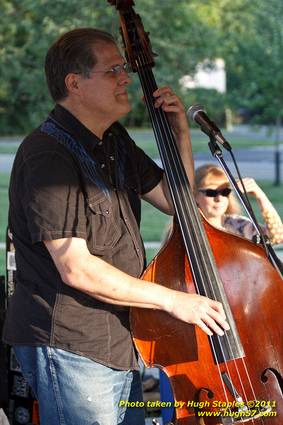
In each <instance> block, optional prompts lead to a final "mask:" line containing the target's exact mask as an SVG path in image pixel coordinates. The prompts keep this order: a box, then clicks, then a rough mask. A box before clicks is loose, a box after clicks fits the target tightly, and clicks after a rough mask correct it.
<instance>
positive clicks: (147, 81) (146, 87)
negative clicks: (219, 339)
mask: <svg viewBox="0 0 283 425" xmlns="http://www.w3.org/2000/svg"><path fill="white" fill-rule="evenodd" d="M137 65H138V69H139V76H140V80H141V84H142V87H143V91H144V93H145V100H146V102H147V105H148V108H149V112H150V116H151V120H152V122H153V124H154V129H155V131H156V132H157V133H158V134H159V136H162V130H163V133H165V134H166V136H167V138H168V136H170V130H171V129H169V124H168V122H167V121H166V120H163V122H162V121H160V120H159V122H156V120H154V117H155V114H156V113H157V114H158V113H159V115H160V118H162V112H163V111H160V110H157V111H156V110H155V111H154V105H153V104H152V101H150V99H151V96H152V95H151V93H152V92H153V91H154V90H155V89H156V88H157V86H156V85H155V84H154V83H155V82H154V81H153V80H152V79H151V78H150V75H147V72H146V69H143V67H142V66H141V64H139V63H137ZM150 86H151V87H150ZM154 112H155V114H154ZM160 123H161V126H162V125H163V128H161V126H160ZM164 123H165V125H166V127H167V128H164ZM171 139H172V137H171ZM163 140H164V142H165V141H166V138H163ZM167 145H168V148H169V150H170V153H171V157H172V160H169V157H168V154H167V152H166V151H165V152H162V153H163V158H164V156H165V155H166V154H167V155H166V158H164V159H165V160H166V163H167V165H168V164H170V165H172V163H175V168H176V167H177V165H176V162H175V158H176V159H177V160H178V159H179V156H178V155H176V152H175V155H174V154H173V153H172V148H173V150H174V149H176V145H175V143H174V141H173V142H172V141H171V145H170V140H169V141H168V143H167ZM168 169H169V170H170V167H168ZM181 177H182V175H181V176H180V175H179V174H177V178H179V180H180V182H179V183H180V184H179V187H181V188H183V187H185V185H184V184H182V183H184V182H182V181H181V180H182V179H181ZM172 179H173V181H174V184H175V186H176V187H177V183H176V178H175V176H174V174H173V173H172ZM183 192H184V191H183ZM177 193H178V192H177ZM183 198H184V200H186V196H185V193H183ZM211 289H212V292H213V293H214V295H215V291H214V288H213V287H212V288H211ZM215 299H216V298H215ZM227 342H228V346H229V347H230V341H229V338H227ZM220 346H221V348H222V344H221V343H220ZM212 347H213V350H214V354H215V357H216V358H217V353H216V351H215V349H214V344H213V341H212ZM230 351H232V350H231V347H230ZM222 355H223V357H224V358H225V355H224V352H223V349H222ZM242 361H243V364H244V369H245V372H246V374H247V376H248V377H249V374H248V371H247V368H246V365H245V362H244V360H243V358H242ZM233 362H234V364H235V369H236V372H237V375H238V378H239V381H240V383H241V387H242V391H243V393H244V398H245V399H246V401H247V395H246V392H245V389H244V386H243V383H242V379H241V376H240V373H239V370H238V367H237V364H236V362H235V360H234V359H233ZM225 363H226V368H227V373H228V376H229V377H230V379H231V374H230V371H229V367H228V364H227V361H226V360H225ZM218 369H219V376H220V378H221V381H222V385H223V390H224V393H225V395H226V399H227V393H226V388H225V385H224V382H223V379H222V375H221V372H220V368H219V366H218ZM249 383H250V386H251V389H252V392H253V394H254V390H253V388H252V384H251V381H250V379H249ZM234 396H236V394H234ZM262 419H263V418H262ZM241 422H242V418H241ZM252 422H254V421H253V419H252Z"/></svg>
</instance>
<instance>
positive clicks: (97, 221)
mask: <svg viewBox="0 0 283 425" xmlns="http://www.w3.org/2000/svg"><path fill="white" fill-rule="evenodd" d="M88 208H89V212H90V213H89V220H90V223H89V224H90V228H91V234H92V243H93V247H94V249H95V250H99V251H105V250H107V249H111V248H113V247H114V246H115V245H116V243H117V242H118V240H119V239H120V238H121V234H122V231H121V229H120V226H119V223H120V218H119V217H117V216H116V215H115V214H114V211H115V205H113V203H112V202H111V200H110V199H108V198H106V197H105V196H103V197H100V198H92V199H89V201H88ZM116 208H118V206H116ZM118 211H119V210H118Z"/></svg>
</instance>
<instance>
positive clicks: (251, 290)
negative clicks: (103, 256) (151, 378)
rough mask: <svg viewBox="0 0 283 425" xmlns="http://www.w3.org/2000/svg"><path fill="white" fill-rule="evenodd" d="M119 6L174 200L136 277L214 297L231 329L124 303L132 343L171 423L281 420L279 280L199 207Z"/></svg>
mask: <svg viewBox="0 0 283 425" xmlns="http://www.w3.org/2000/svg"><path fill="white" fill-rule="evenodd" d="M108 1H109V2H110V3H111V4H112V5H115V6H116V8H117V9H118V11H119V13H120V20H121V32H122V36H123V41H124V44H125V50H126V56H127V59H128V61H129V62H130V63H131V66H132V68H133V70H134V71H135V72H137V73H138V75H139V78H140V82H141V86H142V89H143V92H144V98H145V102H146V105H147V108H148V111H149V115H150V119H151V123H152V127H153V130H154V134H155V138H156V141H157V145H158V148H159V153H160V157H161V160H162V163H163V167H164V170H165V173H166V176H167V180H168V185H169V189H170V193H171V197H172V200H173V203H174V207H175V212H176V220H175V222H176V223H175V227H174V232H173V234H172V236H171V238H170V240H169V241H168V242H167V244H166V246H164V247H163V248H162V249H161V251H160V252H159V253H158V255H157V256H156V257H155V258H154V259H153V261H152V262H151V264H150V265H149V267H148V268H147V270H146V271H145V273H144V275H143V278H144V279H145V280H150V281H153V282H156V283H159V284H162V285H164V284H165V285H167V286H168V287H170V288H171V289H174V290H179V291H184V292H188V293H195V292H197V293H199V294H200V295H205V296H208V297H210V298H212V299H215V300H217V301H220V302H221V303H222V304H223V306H224V309H225V312H226V316H227V318H228V322H229V325H230V330H229V331H226V332H225V335H224V336H222V337H221V336H217V335H213V336H212V337H209V336H207V335H206V334H205V333H204V332H203V331H202V330H200V329H199V328H197V327H195V326H193V325H189V324H185V323H183V322H181V321H179V320H177V319H174V318H172V317H171V316H169V315H168V314H167V313H165V312H160V311H154V310H147V309H146V310H144V309H139V308H133V309H132V310H131V325H132V332H133V337H134V342H135V345H136V347H137V350H138V352H139V353H140V355H141V357H142V359H143V360H144V362H145V364H146V366H150V367H152V366H157V367H159V368H161V369H162V370H163V371H164V372H165V373H166V375H167V376H168V378H169V380H170V385H171V388H172V391H173V395H174V400H175V418H174V424H175V425H193V424H199V420H200V419H201V420H202V421H203V422H202V423H205V424H208V425H210V424H221V423H222V424H238V423H251V424H256V425H282V424H283V399H282V392H283V380H282V369H283V334H282V332H283V315H282V311H283V305H282V304H283V303H282V300H283V297H282V295H283V285H282V283H283V282H282V278H281V277H280V276H279V274H278V272H277V271H276V270H275V269H274V268H273V266H272V265H271V264H270V262H269V261H268V259H267V256H266V253H265V251H264V250H263V248H262V247H261V246H258V245H255V244H253V243H252V242H250V241H248V240H246V239H244V238H241V237H238V236H235V235H232V234H231V233H228V232H225V231H221V230H218V229H216V228H214V227H213V226H211V225H210V224H209V223H208V222H207V221H206V220H205V219H204V218H203V217H202V216H201V215H200V213H199V211H198V208H197V206H196V203H195V201H194V196H193V193H192V190H191V188H190V185H189V182H188V179H187V177H186V173H185V171H184V168H183V165H182V161H181V159H180V156H179V153H178V150H177V148H176V144H175V141H174V136H173V134H172V131H171V128H170V125H169V123H168V120H167V116H166V113H164V112H163V111H162V110H160V109H156V108H155V107H154V99H153V97H152V93H153V92H154V91H155V90H156V89H157V85H156V82H155V79H154V76H153V72H152V67H153V65H154V61H153V54H152V51H151V47H150V42H149V38H148V34H146V33H145V32H144V29H143V25H142V22H141V19H140V17H139V16H138V15H137V14H136V13H135V11H134V9H133V5H134V3H133V1H132V0H116V1H115V0H108Z"/></svg>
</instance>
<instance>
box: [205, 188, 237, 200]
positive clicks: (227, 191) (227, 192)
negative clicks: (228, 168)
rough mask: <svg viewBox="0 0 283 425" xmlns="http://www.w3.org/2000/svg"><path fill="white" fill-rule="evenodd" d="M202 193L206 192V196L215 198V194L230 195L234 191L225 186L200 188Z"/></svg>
mask: <svg viewBox="0 0 283 425" xmlns="http://www.w3.org/2000/svg"><path fill="white" fill-rule="evenodd" d="M198 191H199V192H201V193H204V195H205V196H208V197H209V198H215V196H218V195H221V196H229V195H230V193H231V192H232V189H230V188H229V187H225V188H224V189H219V190H218V189H199V190H198Z"/></svg>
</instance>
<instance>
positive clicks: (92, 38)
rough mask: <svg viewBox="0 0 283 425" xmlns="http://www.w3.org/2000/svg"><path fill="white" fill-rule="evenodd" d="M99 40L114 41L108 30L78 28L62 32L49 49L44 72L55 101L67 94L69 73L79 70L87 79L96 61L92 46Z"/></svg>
mask: <svg viewBox="0 0 283 425" xmlns="http://www.w3.org/2000/svg"><path fill="white" fill-rule="evenodd" d="M98 42H106V43H115V40H114V38H113V36H112V35H111V34H109V33H108V32H105V31H102V30H98V29H95V28H77V29H74V30H72V31H69V32H67V33H65V34H63V35H62V36H61V37H60V38H59V39H58V40H57V41H56V42H55V43H54V44H53V45H52V46H51V47H50V48H49V50H48V52H47V55H46V58H45V75H46V80H47V84H48V88H49V91H50V94H51V96H52V98H53V100H54V101H55V102H58V101H60V100H62V99H64V98H65V97H66V96H67V95H68V93H67V88H66V85H65V78H66V75H68V74H69V73H72V72H73V73H78V74H81V75H83V76H85V77H86V78H88V77H89V73H90V71H91V70H92V68H93V67H94V65H95V64H96V63H97V59H96V57H95V53H94V51H93V47H94V46H95V44H96V43H98Z"/></svg>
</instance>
